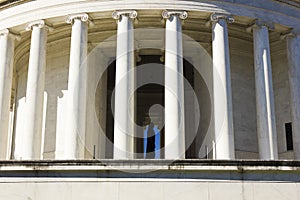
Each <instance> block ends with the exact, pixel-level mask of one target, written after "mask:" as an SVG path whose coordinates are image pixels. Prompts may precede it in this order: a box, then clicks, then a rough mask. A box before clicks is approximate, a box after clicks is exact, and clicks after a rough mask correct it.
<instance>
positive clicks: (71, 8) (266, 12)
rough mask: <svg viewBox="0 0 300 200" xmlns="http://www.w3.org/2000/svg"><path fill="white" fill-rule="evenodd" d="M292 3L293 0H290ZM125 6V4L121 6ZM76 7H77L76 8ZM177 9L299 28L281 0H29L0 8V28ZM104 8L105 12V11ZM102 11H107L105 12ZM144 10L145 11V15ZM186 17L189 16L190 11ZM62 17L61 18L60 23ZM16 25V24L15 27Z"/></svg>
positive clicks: (295, 11) (292, 8)
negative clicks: (83, 15) (73, 16)
mask: <svg viewBox="0 0 300 200" xmlns="http://www.w3.org/2000/svg"><path fill="white" fill-rule="evenodd" d="M294 4H295V3H294ZM124 6H125V7H124ZM78 8H80V10H78ZM124 8H126V9H137V10H144V9H147V10H148V9H149V10H150V13H149V14H150V15H154V13H153V12H151V10H164V9H177V10H186V11H200V12H209V13H212V12H218V13H230V14H232V15H237V16H244V17H248V18H254V19H256V18H258V19H264V20H266V21H272V22H274V23H276V24H282V25H284V26H287V27H289V28H296V29H300V25H299V24H300V23H299V18H300V14H299V13H300V12H299V7H297V6H296V4H295V5H294V6H287V5H286V4H285V3H281V1H272V0H269V1H251V2H247V1H235V2H234V3H232V2H231V1H225V0H219V1H203V0H198V1H179V0H168V1H163V2H162V1H157V2H155V1H151V0H149V1H143V2H141V1H137V0H132V1H80V0H77V1H32V2H26V3H23V4H21V5H16V6H13V7H10V8H7V9H3V10H2V11H1V13H0V21H1V22H2V23H1V25H0V29H3V28H12V27H14V28H15V30H16V31H17V32H19V31H23V27H22V24H26V23H28V22H31V21H34V20H36V17H37V16H39V18H41V19H44V20H47V19H49V18H55V17H59V16H66V15H69V14H77V13H79V12H85V13H93V14H91V15H92V17H93V19H98V18H99V19H102V18H103V17H104V18H105V17H110V15H111V11H112V10H119V9H124ZM107 11H108V12H107ZM106 13H109V15H107V16H105V14H106ZM149 14H148V15H149ZM190 17H193V16H192V15H190ZM62 22H63V21H61V23H62ZM18 26H20V27H18Z"/></svg>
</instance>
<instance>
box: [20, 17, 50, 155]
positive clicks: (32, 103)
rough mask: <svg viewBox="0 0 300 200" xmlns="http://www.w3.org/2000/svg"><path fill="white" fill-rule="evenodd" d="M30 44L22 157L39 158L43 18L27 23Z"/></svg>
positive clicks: (42, 91) (42, 79) (41, 116)
mask: <svg viewBox="0 0 300 200" xmlns="http://www.w3.org/2000/svg"><path fill="white" fill-rule="evenodd" d="M26 30H31V44H30V54H29V65H28V77H27V87H26V108H25V116H26V117H25V121H24V132H23V134H24V135H23V137H22V138H23V151H22V152H21V154H22V156H21V157H22V159H40V156H41V132H42V119H43V104H44V84H45V68H46V44H47V32H46V26H45V22H44V21H43V20H39V21H35V22H32V23H30V24H28V26H27V28H26Z"/></svg>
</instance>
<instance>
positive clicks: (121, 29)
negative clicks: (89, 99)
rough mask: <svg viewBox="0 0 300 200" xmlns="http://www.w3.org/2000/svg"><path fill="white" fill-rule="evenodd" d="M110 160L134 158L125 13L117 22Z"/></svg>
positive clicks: (130, 41) (130, 49)
mask: <svg viewBox="0 0 300 200" xmlns="http://www.w3.org/2000/svg"><path fill="white" fill-rule="evenodd" d="M117 34H118V35H117V54H116V86H115V108H114V112H115V113H114V120H115V122H114V159H133V158H134V155H133V153H134V121H133V120H134V96H133V90H134V72H133V71H132V70H133V69H134V32H133V19H132V18H131V17H130V14H129V13H124V14H122V15H121V16H120V17H119V18H118V30H117Z"/></svg>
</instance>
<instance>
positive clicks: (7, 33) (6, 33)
mask: <svg viewBox="0 0 300 200" xmlns="http://www.w3.org/2000/svg"><path fill="white" fill-rule="evenodd" d="M1 36H11V37H12V38H13V39H17V40H18V41H20V39H21V37H20V35H18V34H16V33H13V32H11V31H10V30H9V29H3V30H0V37H1Z"/></svg>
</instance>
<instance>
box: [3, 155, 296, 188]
mask: <svg viewBox="0 0 300 200" xmlns="http://www.w3.org/2000/svg"><path fill="white" fill-rule="evenodd" d="M299 172H300V162H299V161H260V160H196V159H195V160H189V159H186V160H144V159H143V160H142V159H139V160H112V159H111V160H110V159H105V160H43V161H0V182H2V183H4V182H12V183H14V182H24V181H25V182H34V183H36V182H45V181H46V182H58V181H67V182H68V181H87V182H95V181H96V182H97V181H100V182H101V181H102V182H107V181H108V182H114V181H117V182H145V181H146V182H149V181H150V182H158V181H177V182H186V181H213V182H215V181H237V182H239V181H264V182H299V183H300V173H299Z"/></svg>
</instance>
